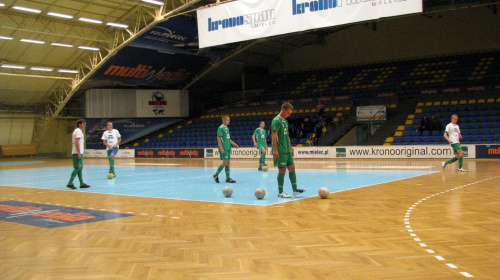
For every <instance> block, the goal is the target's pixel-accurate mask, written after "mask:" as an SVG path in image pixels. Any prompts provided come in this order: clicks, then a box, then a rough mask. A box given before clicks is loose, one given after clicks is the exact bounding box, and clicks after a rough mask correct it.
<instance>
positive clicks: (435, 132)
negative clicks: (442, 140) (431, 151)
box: [431, 130, 440, 136]
mask: <svg viewBox="0 0 500 280" xmlns="http://www.w3.org/2000/svg"><path fill="white" fill-rule="evenodd" d="M439 134H440V133H439V131H438V130H433V131H432V132H431V135H432V136H438V135H439Z"/></svg>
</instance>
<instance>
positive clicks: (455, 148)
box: [451, 143, 462, 154]
mask: <svg viewBox="0 0 500 280" xmlns="http://www.w3.org/2000/svg"><path fill="white" fill-rule="evenodd" d="M451 147H452V148H453V153H454V154H456V153H458V150H461V149H462V146H460V143H453V144H451Z"/></svg>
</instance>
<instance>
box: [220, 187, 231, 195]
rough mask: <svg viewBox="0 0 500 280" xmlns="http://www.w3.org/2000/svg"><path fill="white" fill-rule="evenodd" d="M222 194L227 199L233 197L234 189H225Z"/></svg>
mask: <svg viewBox="0 0 500 280" xmlns="http://www.w3.org/2000/svg"><path fill="white" fill-rule="evenodd" d="M222 193H223V194H224V196H225V197H230V196H231V195H233V189H232V188H231V187H225V188H223V189H222Z"/></svg>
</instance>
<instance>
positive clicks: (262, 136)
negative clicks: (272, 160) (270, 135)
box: [253, 127, 267, 151]
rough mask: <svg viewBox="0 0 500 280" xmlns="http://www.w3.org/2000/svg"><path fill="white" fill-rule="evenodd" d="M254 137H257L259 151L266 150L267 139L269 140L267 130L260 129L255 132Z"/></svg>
mask: <svg viewBox="0 0 500 280" xmlns="http://www.w3.org/2000/svg"><path fill="white" fill-rule="evenodd" d="M253 135H255V140H256V142H257V149H258V150H259V151H262V150H264V149H266V138H267V132H266V130H265V129H262V128H260V127H258V128H256V129H255V131H254V132H253Z"/></svg>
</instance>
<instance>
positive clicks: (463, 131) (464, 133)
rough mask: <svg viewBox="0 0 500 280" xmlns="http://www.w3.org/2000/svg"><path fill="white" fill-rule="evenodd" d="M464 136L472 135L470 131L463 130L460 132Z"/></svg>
mask: <svg viewBox="0 0 500 280" xmlns="http://www.w3.org/2000/svg"><path fill="white" fill-rule="evenodd" d="M460 133H461V134H462V135H469V134H470V131H469V130H462V131H461V132H460Z"/></svg>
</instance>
